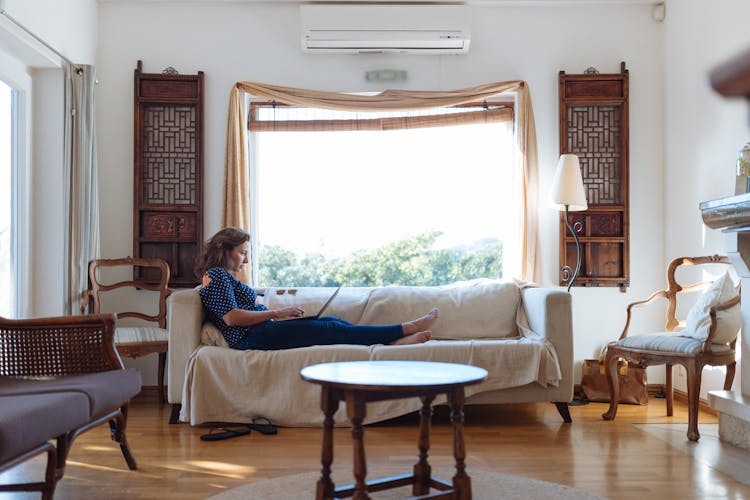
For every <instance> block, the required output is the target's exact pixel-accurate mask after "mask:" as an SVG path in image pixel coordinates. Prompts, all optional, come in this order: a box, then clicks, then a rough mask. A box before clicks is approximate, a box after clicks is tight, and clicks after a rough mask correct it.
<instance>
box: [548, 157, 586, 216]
mask: <svg viewBox="0 0 750 500" xmlns="http://www.w3.org/2000/svg"><path fill="white" fill-rule="evenodd" d="M549 194H550V202H551V204H552V207H554V208H556V209H558V210H565V207H566V205H567V207H568V210H570V211H571V212H577V211H580V210H586V209H587V208H588V203H587V202H586V191H585V190H584V188H583V178H582V177H581V165H580V163H579V162H578V157H577V156H576V155H569V154H565V155H560V161H559V162H558V163H557V170H556V171H555V178H554V179H552V187H551V188H550V192H549Z"/></svg>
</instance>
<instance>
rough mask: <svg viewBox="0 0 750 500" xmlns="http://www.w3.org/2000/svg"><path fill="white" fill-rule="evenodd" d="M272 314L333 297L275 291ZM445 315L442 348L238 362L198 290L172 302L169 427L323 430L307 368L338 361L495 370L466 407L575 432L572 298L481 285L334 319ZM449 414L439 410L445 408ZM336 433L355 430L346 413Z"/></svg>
mask: <svg viewBox="0 0 750 500" xmlns="http://www.w3.org/2000/svg"><path fill="white" fill-rule="evenodd" d="M261 291H262V292H263V293H264V296H263V297H262V300H263V301H264V303H265V304H266V305H267V306H268V307H269V308H271V309H273V308H277V307H282V306H289V305H299V306H301V307H303V308H304V309H305V311H307V312H316V311H317V310H318V308H319V307H320V305H321V304H322V303H323V302H324V301H325V299H326V298H327V297H328V296H329V295H330V293H331V292H332V289H325V288H300V289H298V290H296V293H294V294H292V293H289V291H288V290H285V289H265V290H261ZM433 306H437V307H438V308H439V309H440V319H439V321H438V323H437V324H436V325H435V327H434V328H433V340H431V341H429V342H426V343H424V344H417V345H408V346H389V345H375V346H356V345H333V346H313V347H306V348H301V349H289V350H281V351H238V350H235V349H230V348H228V347H226V343H225V342H224V341H223V338H222V337H221V334H220V333H219V332H218V330H216V328H215V327H214V326H213V325H212V324H211V323H208V322H205V316H204V312H203V308H202V306H201V302H200V298H199V296H198V292H197V291H196V290H193V289H190V290H179V291H176V292H175V293H173V294H172V295H171V296H170V297H169V301H168V330H169V353H168V359H169V368H168V379H167V383H168V400H169V402H170V403H172V405H173V407H172V417H171V421H173V422H176V421H177V420H180V421H184V422H190V423H191V424H192V425H198V424H201V423H204V422H216V421H219V422H250V421H251V419H252V418H253V417H256V416H264V417H268V418H270V419H271V420H272V421H273V422H274V423H276V424H278V425H281V426H302V427H304V426H319V425H322V419H323V416H322V412H321V410H320V387H319V386H318V385H314V384H310V383H308V382H305V381H303V380H302V379H301V377H300V375H299V372H300V370H301V369H302V368H303V367H305V366H308V365H312V364H316V363H325V362H331V361H354V360H367V359H372V360H385V359H414V360H421V361H442V362H455V363H466V364H472V365H476V366H480V367H482V368H485V369H486V370H488V372H489V376H488V378H487V380H486V381H484V382H482V383H481V384H478V385H474V386H469V387H467V388H466V396H467V399H466V404H497V403H522V402H533V401H549V402H552V403H555V404H556V405H557V408H558V410H559V412H560V414H561V416H562V417H563V419H564V420H565V421H566V422H569V421H570V414H569V412H568V407H567V403H569V402H570V401H571V400H572V397H573V333H572V318H571V301H570V295H569V294H568V293H566V292H564V291H562V290H560V289H551V288H539V287H533V286H526V285H519V284H517V283H515V282H509V281H501V280H475V281H469V282H464V283H458V284H455V285H449V286H441V287H401V286H388V287H375V288H344V289H342V290H341V292H340V293H339V295H338V296H337V297H336V299H335V300H334V301H333V303H332V304H331V306H330V308H329V310H328V311H326V314H327V315H333V316H338V317H340V318H343V319H346V320H348V321H352V322H354V323H359V324H390V323H400V322H402V321H404V320H406V319H411V318H415V317H418V316H420V315H422V314H425V313H426V312H428V311H429V310H430V308H432V307H433ZM441 403H444V400H440V399H437V400H436V401H435V404H441ZM418 409H419V400H418V399H417V398H412V399H404V400H396V401H382V402H377V403H371V404H369V405H368V408H367V419H366V420H365V422H366V423H369V422H377V421H381V420H385V419H389V418H393V417H396V416H399V415H403V414H406V413H409V412H412V411H416V410H418ZM335 421H336V424H337V425H346V423H347V420H346V410H345V407H344V405H341V407H340V408H339V410H338V412H337V413H336V415H335Z"/></svg>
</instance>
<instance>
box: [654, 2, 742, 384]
mask: <svg viewBox="0 0 750 500" xmlns="http://www.w3.org/2000/svg"><path fill="white" fill-rule="evenodd" d="M747 19H750V2H747V1H746V0H721V1H715V2H707V1H705V0H671V1H670V0H668V2H667V17H666V21H665V58H664V61H665V64H664V74H665V81H664V83H665V92H664V95H665V99H664V106H665V116H666V120H665V134H664V141H665V142H664V144H665V152H666V155H665V178H666V181H665V189H664V204H665V209H666V211H665V225H664V228H665V236H666V240H665V247H664V251H665V256H666V258H667V259H672V258H674V257H678V256H685V255H711V254H715V253H717V254H722V253H724V252H725V250H724V238H723V236H722V234H721V232H720V231H716V230H712V229H708V228H706V227H705V226H704V225H703V223H702V220H701V214H700V210H699V209H698V205H699V204H700V202H702V201H707V200H712V199H716V198H722V197H725V196H731V195H733V194H734V178H735V164H736V160H737V156H738V150H739V149H740V148H741V147H742V146H743V145H744V144H745V143H746V142H748V141H750V127H749V126H748V118H749V116H750V107H749V106H748V105H747V104H746V103H745V102H744V100H731V99H725V98H722V97H721V96H719V95H718V94H716V93H715V92H713V90H712V89H711V86H710V83H709V79H708V75H709V73H710V71H711V69H712V68H714V67H716V66H717V65H718V64H720V63H722V62H724V61H725V60H727V59H729V58H731V57H732V56H734V55H736V54H737V53H739V52H740V51H742V50H744V49H747V48H748V47H750V33H749V32H748V30H747V22H746V21H747ZM738 373H739V372H738ZM723 377H724V371H723V370H722V369H715V370H711V369H708V368H707V369H706V370H705V371H704V373H703V385H702V390H701V394H702V396H703V397H705V393H706V391H708V390H714V389H720V388H721V385H722V383H723ZM739 378H740V377H739V376H737V377H735V386H736V385H737V382H738V381H739ZM675 382H676V384H678V386H679V385H683V386H684V378H683V377H681V375H680V372H678V375H677V378H676V381H675Z"/></svg>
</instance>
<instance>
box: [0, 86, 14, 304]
mask: <svg viewBox="0 0 750 500" xmlns="http://www.w3.org/2000/svg"><path fill="white" fill-rule="evenodd" d="M12 93H13V89H11V88H10V87H9V86H8V85H6V84H5V83H4V82H3V81H0V283H2V284H3V285H2V286H0V316H5V317H11V318H12V317H14V316H15V314H14V310H13V309H14V307H13V303H14V300H13V296H14V295H13V294H14V292H15V283H14V280H13V274H12V273H11V269H12V267H11V266H12V261H11V259H12V254H11V221H12V218H11V212H12V211H11V208H12V204H11V203H12V201H11V190H10V188H11V181H12V177H11V124H12V123H11V122H12V115H11V96H12Z"/></svg>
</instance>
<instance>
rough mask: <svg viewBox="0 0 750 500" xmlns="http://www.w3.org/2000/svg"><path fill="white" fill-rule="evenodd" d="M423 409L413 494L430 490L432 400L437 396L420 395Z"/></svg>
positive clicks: (420, 420)
mask: <svg viewBox="0 0 750 500" xmlns="http://www.w3.org/2000/svg"><path fill="white" fill-rule="evenodd" d="M419 399H421V400H422V409H421V410H420V412H419V462H417V463H416V464H415V465H414V484H413V485H412V495H414V496H418V495H426V494H428V493H429V492H430V478H431V477H432V469H431V467H430V464H429V463H428V462H427V455H428V452H429V451H430V421H431V419H432V401H433V400H434V399H435V396H434V395H433V396H420V397H419Z"/></svg>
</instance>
